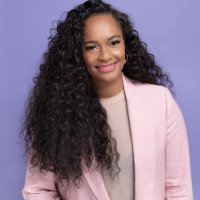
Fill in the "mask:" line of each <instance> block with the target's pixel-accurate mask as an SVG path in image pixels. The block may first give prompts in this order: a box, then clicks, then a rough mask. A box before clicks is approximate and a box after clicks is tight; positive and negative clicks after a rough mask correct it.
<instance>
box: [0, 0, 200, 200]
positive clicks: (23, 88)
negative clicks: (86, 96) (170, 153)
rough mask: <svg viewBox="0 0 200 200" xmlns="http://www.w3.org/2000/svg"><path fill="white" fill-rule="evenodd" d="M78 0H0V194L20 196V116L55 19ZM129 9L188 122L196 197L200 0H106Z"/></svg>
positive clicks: (5, 199) (6, 198) (199, 193)
mask: <svg viewBox="0 0 200 200" xmlns="http://www.w3.org/2000/svg"><path fill="white" fill-rule="evenodd" d="M82 2H83V1H82V0H74V1H73V2H72V1H67V0H65V1H64V0H56V1H52V0H40V1H39V0H35V1H27V0H26V1H25V0H18V1H16V0H0V28H1V31H0V95H1V98H0V134H1V139H0V162H1V164H0V199H2V200H10V199H15V200H21V199H22V196H21V190H22V188H23V185H24V177H25V166H26V163H25V162H24V161H23V159H22V150H21V146H20V144H18V143H19V139H18V131H19V116H20V114H21V113H22V110H23V104H24V101H25V98H26V94H27V91H28V88H29V87H30V86H31V84H32V77H33V75H34V73H35V72H36V70H37V67H38V65H39V63H40V58H41V55H42V53H43V51H44V50H45V49H46V45H47V37H48V36H49V29H50V27H51V22H52V21H53V20H56V19H59V18H60V15H61V13H62V12H64V11H68V10H70V9H71V8H72V7H73V6H75V5H77V4H79V3H82ZM106 2H109V3H113V4H114V5H115V7H117V8H119V9H120V10H121V11H124V12H126V13H128V14H129V15H131V16H132V17H133V19H134V22H135V27H136V30H138V32H139V34H140V36H141V39H142V40H143V41H144V42H146V43H147V44H148V49H149V51H150V52H151V53H153V54H154V55H155V58H156V59H157V61H158V63H159V64H160V65H161V66H163V68H164V69H165V71H166V72H169V73H170V75H171V78H172V80H173V82H174V84H175V87H174V90H175V92H176V101H177V102H178V104H179V106H180V108H181V110H182V112H183V115H184V118H185V122H186V126H187V130H188V138H189V145H190V155H191V167H192V179H193V190H194V199H195V200H196V199H200V190H199V189H200V172H199V171H200V156H199V153H200V145H199V143H200V134H199V130H200V117H199V115H200V106H199V102H200V101H199V99H200V89H199V86H200V78H199V76H200V64H199V63H200V50H199V49H200V26H199V24H200V1H199V0H196V1H195V0H191V1H189V0H188V1H186V0H176V1H172V0H168V1H159V0H152V1H149V0H142V1H141V0H134V1H133V0H123V1H122V0H106Z"/></svg>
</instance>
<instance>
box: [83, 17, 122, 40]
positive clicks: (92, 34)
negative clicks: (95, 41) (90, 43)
mask: <svg viewBox="0 0 200 200" xmlns="http://www.w3.org/2000/svg"><path fill="white" fill-rule="evenodd" d="M84 35H85V37H84V39H87V38H99V37H101V38H103V37H110V36H112V35H120V36H122V30H121V27H120V25H119V23H118V22H117V21H116V19H114V18H113V17H112V16H111V15H108V14H104V15H94V16H91V17H90V18H88V19H87V20H86V21H85V30H84Z"/></svg>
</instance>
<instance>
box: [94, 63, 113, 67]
mask: <svg viewBox="0 0 200 200" xmlns="http://www.w3.org/2000/svg"><path fill="white" fill-rule="evenodd" d="M114 64H115V63H110V64H107V65H99V66H96V68H107V67H110V66H112V65H114Z"/></svg>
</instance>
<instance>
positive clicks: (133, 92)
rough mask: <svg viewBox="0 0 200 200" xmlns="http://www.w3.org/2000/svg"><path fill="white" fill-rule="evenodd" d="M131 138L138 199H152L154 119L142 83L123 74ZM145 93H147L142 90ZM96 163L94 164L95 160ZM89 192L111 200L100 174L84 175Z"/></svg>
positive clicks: (154, 151) (97, 197)
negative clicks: (152, 122) (152, 120)
mask: <svg viewBox="0 0 200 200" xmlns="http://www.w3.org/2000/svg"><path fill="white" fill-rule="evenodd" d="M122 77H123V85H124V91H125V96H126V100H127V110H128V117H129V124H130V130H131V137H132V145H133V155H134V166H135V199H140V200H146V199H148V200H153V193H154V177H155V165H156V156H155V154H156V149H155V136H154V132H153V128H152V125H151V116H150V112H149V109H148V104H146V101H145V98H144V96H143V95H144V92H141V89H140V88H141V87H142V85H143V84H141V83H137V82H134V81H132V80H131V79H129V78H128V77H126V76H125V75H124V74H123V73H122ZM142 91H144V90H142ZM94 162H95V161H94ZM84 178H85V179H86V181H87V183H88V185H89V186H90V189H91V190H92V192H93V194H94V195H95V197H96V199H98V200H102V199H104V200H110V198H109V196H108V193H107V191H106V188H105V185H104V182H103V180H102V177H101V175H100V172H99V171H96V172H92V173H91V172H89V171H87V172H86V173H84Z"/></svg>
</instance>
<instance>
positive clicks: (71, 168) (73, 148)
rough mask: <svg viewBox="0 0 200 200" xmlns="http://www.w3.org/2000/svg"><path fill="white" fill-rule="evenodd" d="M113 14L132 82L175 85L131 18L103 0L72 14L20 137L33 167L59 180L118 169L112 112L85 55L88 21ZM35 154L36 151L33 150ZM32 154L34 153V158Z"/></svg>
mask: <svg viewBox="0 0 200 200" xmlns="http://www.w3.org/2000/svg"><path fill="white" fill-rule="evenodd" d="M94 14H95V15H96V14H98V15H102V14H109V15H112V16H113V17H114V18H115V19H116V21H117V22H118V23H119V24H120V26H121V29H122V32H123V38H124V41H125V49H126V53H127V54H128V61H127V62H126V64H125V66H124V68H123V73H124V75H125V76H127V77H129V78H130V79H132V80H135V81H139V82H142V83H150V84H155V85H163V86H166V85H169V86H172V82H171V81H170V79H169V76H168V75H167V74H164V73H163V71H162V69H161V67H159V66H158V65H156V64H155V61H154V56H153V55H152V54H149V53H148V51H147V47H146V44H145V43H143V42H141V41H140V38H139V35H138V33H137V31H136V30H134V28H133V24H132V23H131V21H130V19H129V17H128V16H127V15H126V14H124V13H121V12H119V11H118V10H116V9H115V8H113V7H112V6H111V5H109V4H107V3H105V2H103V1H101V0H93V1H92V0H89V1H86V2H85V3H83V4H81V5H79V6H77V7H75V8H74V9H73V10H71V11H69V12H68V13H67V14H66V17H65V19H64V20H60V21H58V23H57V27H56V28H52V29H51V30H53V32H54V33H52V32H51V36H50V37H49V38H48V39H49V43H48V50H47V51H46V53H44V55H43V63H42V64H41V65H40V71H39V73H38V74H37V76H36V77H35V78H34V79H33V81H34V86H33V88H32V90H31V91H30V93H29V97H28V99H27V102H26V108H25V115H24V121H23V123H22V129H21V133H20V135H22V136H23V139H24V141H25V147H26V148H25V149H26V151H25V152H26V153H27V154H28V153H29V154H30V163H31V165H32V167H34V168H35V167H38V168H39V169H40V170H41V171H43V172H48V171H51V172H54V173H55V174H56V175H57V176H58V179H59V180H60V181H61V182H62V180H67V182H68V183H69V182H70V181H72V182H73V183H74V184H75V185H77V184H78V183H79V181H80V180H81V176H82V175H83V169H84V167H86V169H89V170H90V169H91V168H92V166H93V160H94V159H95V160H96V163H97V164H98V167H102V168H104V169H108V170H109V171H110V172H113V171H115V169H116V168H117V169H118V170H120V169H119V168H118V160H119V153H118V152H117V149H116V141H115V139H114V138H113V137H112V130H111V128H110V127H109V125H108V123H107V113H106V110H105V109H104V108H103V106H102V105H101V104H100V102H99V96H98V94H97V93H96V91H95V90H94V87H93V86H92V83H91V77H90V75H89V73H88V71H87V69H86V66H85V63H84V59H83V55H82V47H83V37H84V28H85V25H84V22H85V20H86V19H88V18H89V17H91V16H92V15H94ZM30 150H31V151H30ZM30 152H31V153H30Z"/></svg>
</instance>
